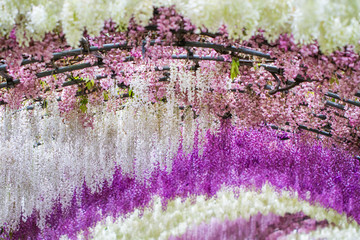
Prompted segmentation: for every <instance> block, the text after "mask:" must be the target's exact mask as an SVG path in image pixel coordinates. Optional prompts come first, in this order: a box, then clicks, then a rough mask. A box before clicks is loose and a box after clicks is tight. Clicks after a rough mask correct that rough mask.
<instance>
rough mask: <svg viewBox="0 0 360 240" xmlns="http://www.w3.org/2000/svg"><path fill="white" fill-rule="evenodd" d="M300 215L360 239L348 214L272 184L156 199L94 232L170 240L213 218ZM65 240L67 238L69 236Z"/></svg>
mask: <svg viewBox="0 0 360 240" xmlns="http://www.w3.org/2000/svg"><path fill="white" fill-rule="evenodd" d="M194 200H195V203H194ZM298 212H303V213H304V214H306V215H307V216H309V217H311V218H314V219H316V220H317V221H322V220H327V221H328V222H329V223H332V224H334V225H335V226H336V228H337V229H338V231H339V234H338V236H346V234H349V233H353V234H354V235H352V236H358V234H359V233H360V228H359V225H358V224H357V223H356V222H353V221H349V220H348V219H347V217H346V216H345V215H344V214H342V215H340V214H339V213H337V212H336V211H334V210H333V209H326V208H323V207H320V206H319V205H317V204H314V205H311V204H310V203H308V202H306V201H302V200H299V199H298V196H297V194H296V193H292V192H289V191H286V190H283V191H275V190H274V189H273V188H272V187H271V186H270V185H268V184H265V185H264V186H263V187H262V189H261V191H255V190H250V189H246V188H244V187H242V188H229V187H227V188H223V189H222V190H220V191H219V192H218V193H217V195H216V196H214V197H212V198H210V199H206V197H205V196H197V197H196V199H194V198H191V197H189V198H188V199H187V200H185V201H184V200H182V199H181V198H176V199H174V200H172V201H169V202H168V204H167V208H166V210H163V207H162V203H161V198H159V197H154V199H153V202H152V204H150V206H149V207H147V208H145V210H144V211H142V210H140V209H136V210H135V211H134V212H133V213H132V214H130V215H127V216H122V217H119V218H118V219H115V221H114V219H113V218H111V217H107V218H106V219H105V220H104V221H103V222H99V223H98V224H97V225H96V226H95V227H94V228H92V229H90V232H91V234H92V235H93V238H94V239H168V238H169V237H170V236H171V235H173V236H180V235H182V234H184V233H185V232H186V231H187V230H188V229H189V228H191V227H193V226H197V225H199V224H200V223H209V222H210V220H211V219H212V218H216V219H221V220H224V219H226V218H227V219H229V220H234V219H237V218H239V217H242V218H244V219H249V218H250V217H251V216H254V215H256V214H258V213H260V214H263V215H267V214H269V213H273V214H276V215H279V216H284V215H285V214H286V213H298ZM340 234H343V235H340ZM344 234H345V235H344ZM320 236H321V235H320ZM78 238H79V239H82V235H81V234H79V236H78ZM62 239H66V236H63V238H62Z"/></svg>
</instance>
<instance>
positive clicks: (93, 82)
mask: <svg viewBox="0 0 360 240" xmlns="http://www.w3.org/2000/svg"><path fill="white" fill-rule="evenodd" d="M94 85H95V81H94V80H93V79H92V80H87V81H86V85H85V86H86V88H87V89H88V90H91V89H92V88H93V87H94Z"/></svg>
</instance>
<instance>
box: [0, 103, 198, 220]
mask: <svg viewBox="0 0 360 240" xmlns="http://www.w3.org/2000/svg"><path fill="white" fill-rule="evenodd" d="M140 101H141V100H139V99H136V98H134V99H133V100H129V101H128V102H127V104H125V105H124V107H123V109H122V110H119V111H117V112H116V113H113V112H108V111H105V109H104V108H102V107H97V109H91V111H92V112H94V113H95V116H94V117H95V120H94V125H93V128H84V127H83V126H82V125H81V124H80V123H79V122H78V121H65V122H64V119H63V118H62V117H61V116H60V112H59V110H57V105H56V104H51V103H50V105H49V107H48V110H44V109H42V108H41V107H36V108H35V109H34V110H32V111H16V112H10V111H8V110H4V111H3V112H1V114H0V124H1V126H2V129H1V131H0V140H1V143H2V144H1V145H0V156H1V158H0V176H1V180H0V182H1V184H0V205H1V206H2V208H1V209H2V211H0V222H2V223H3V222H7V223H9V224H10V225H12V226H16V225H17V223H18V221H19V217H20V216H21V215H22V217H23V219H26V218H27V217H28V216H30V215H31V214H32V212H33V211H34V210H36V211H39V213H40V215H41V216H40V219H41V220H40V222H39V223H38V224H39V225H40V226H42V225H43V224H44V220H45V216H46V215H47V214H48V213H49V211H50V210H51V208H52V207H53V204H54V202H55V201H56V199H58V198H59V197H60V199H61V203H62V206H63V207H66V206H68V204H69V203H70V201H71V199H72V197H73V194H74V191H75V190H76V189H78V188H80V187H81V186H82V184H83V183H84V180H85V182H86V184H87V185H88V186H89V187H90V189H91V190H92V192H95V191H98V190H100V189H101V187H102V186H103V183H104V182H105V181H107V182H108V183H111V182H112V177H113V174H114V171H115V167H116V166H120V167H121V169H122V172H123V173H124V174H135V175H136V176H137V177H138V178H139V179H141V178H143V177H144V176H146V174H150V173H151V171H152V169H153V168H154V164H155V163H159V164H160V166H161V167H164V168H165V167H166V169H167V170H169V171H170V170H171V166H172V159H173V157H174V155H175V154H176V153H177V151H178V149H179V146H180V140H181V138H183V139H184V142H186V143H188V144H191V143H193V135H194V131H195V130H196V128H194V127H192V126H196V125H197V124H196V123H189V122H190V121H197V122H199V121H200V119H201V118H198V119H196V120H195V119H193V118H187V120H186V124H185V126H182V125H181V124H180V121H181V116H183V114H185V115H186V114H187V112H185V113H182V112H181V111H180V109H179V107H178V105H177V104H175V102H173V103H171V102H170V103H169V102H168V103H166V104H165V103H162V102H160V103H156V104H151V103H147V104H143V103H141V102H140ZM189 114H190V115H191V116H193V113H192V111H190V112H189ZM189 125H190V126H191V127H190V126H189ZM200 125H201V124H200ZM184 128H186V130H185V129H184ZM190 131H193V132H191V133H190ZM182 132H187V133H188V134H182ZM186 138H190V139H186ZM135 159H136V161H135Z"/></svg>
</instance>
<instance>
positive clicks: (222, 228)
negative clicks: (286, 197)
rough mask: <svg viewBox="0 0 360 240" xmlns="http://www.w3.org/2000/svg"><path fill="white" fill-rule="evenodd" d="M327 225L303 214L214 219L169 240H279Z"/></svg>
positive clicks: (259, 214)
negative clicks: (247, 218) (291, 234)
mask: <svg viewBox="0 0 360 240" xmlns="http://www.w3.org/2000/svg"><path fill="white" fill-rule="evenodd" d="M327 225H328V223H327V222H326V221H321V222H317V221H316V220H314V219H311V218H309V217H308V216H305V215H304V214H303V213H295V214H286V215H285V216H277V215H275V214H272V213H270V214H268V215H262V214H261V213H258V214H257V215H255V216H251V217H250V219H249V220H246V219H243V218H238V219H235V220H232V221H230V220H229V219H225V220H224V221H222V220H219V219H216V218H212V219H211V221H210V223H209V224H206V223H202V224H200V225H199V226H195V227H193V228H191V229H189V230H188V231H187V232H186V233H185V234H183V235H181V236H178V237H174V236H171V237H170V238H169V240H202V239H204V240H205V239H206V240H230V239H266V240H275V239H278V238H279V237H284V236H286V235H288V234H290V233H291V232H293V231H297V232H298V233H307V232H309V231H313V230H315V229H316V228H318V227H325V226H327Z"/></svg>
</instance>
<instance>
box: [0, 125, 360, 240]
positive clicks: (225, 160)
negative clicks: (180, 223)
mask: <svg viewBox="0 0 360 240" xmlns="http://www.w3.org/2000/svg"><path fill="white" fill-rule="evenodd" d="M288 137H290V139H288V140H280V137H279V135H278V133H276V132H274V131H272V130H268V129H259V130H248V131H243V130H238V129H236V128H235V127H233V126H231V125H230V124H229V123H224V124H223V125H222V127H221V128H220V129H219V131H218V132H217V133H216V134H213V133H210V132H209V133H208V134H207V136H206V141H207V142H206V144H205V145H204V146H202V150H203V151H202V154H200V153H199V149H198V144H197V143H195V146H194V149H193V151H192V152H191V153H190V154H184V152H183V151H182V149H181V147H180V149H179V151H178V154H177V156H176V157H175V159H174V160H173V166H172V170H171V172H170V173H169V172H168V171H167V169H161V168H160V167H157V168H156V169H155V170H154V171H153V172H152V173H150V174H149V176H148V177H147V178H146V179H145V180H143V181H140V180H137V178H136V177H134V176H127V175H123V174H122V171H121V169H117V170H116V172H115V174H114V176H113V181H112V183H111V184H107V183H105V186H104V187H103V188H102V189H101V190H100V191H99V192H97V193H94V194H92V193H91V191H90V190H89V188H88V187H87V186H86V183H84V186H83V188H82V191H81V192H76V193H74V197H73V200H72V203H71V206H70V207H69V208H66V209H62V208H61V205H60V204H59V203H54V208H53V212H52V214H51V215H49V216H48V217H47V220H46V227H45V229H44V230H42V231H41V230H40V229H39V228H38V227H37V226H36V220H37V217H38V213H37V212H34V213H33V215H32V217H30V218H28V219H26V221H22V222H21V224H20V225H19V226H18V229H16V230H12V231H11V236H12V239H57V238H59V237H60V236H61V235H63V234H67V235H68V236H69V237H71V238H72V239H76V234H77V233H78V232H79V231H81V230H83V231H85V235H86V234H87V233H86V231H87V229H88V228H89V227H93V226H95V224H96V222H98V221H99V220H101V219H103V218H104V217H105V216H109V215H110V216H114V217H118V216H121V215H125V214H127V213H130V212H132V211H133V210H134V209H135V208H143V207H145V206H147V205H148V204H149V201H150V200H151V198H152V197H153V196H154V195H158V196H160V197H161V198H162V199H163V202H164V207H165V205H166V202H167V200H170V199H173V198H175V197H183V198H186V197H188V196H189V195H206V196H208V197H211V196H214V195H215V194H216V193H217V191H218V190H219V189H220V188H221V187H222V186H224V185H226V186H234V187H239V186H249V187H256V188H261V186H263V185H264V184H265V183H266V182H268V183H270V184H271V185H272V186H274V187H275V188H276V189H278V190H292V191H297V192H298V194H299V197H300V198H301V199H304V200H307V201H309V202H310V203H315V202H317V203H319V204H320V205H321V206H323V207H326V208H333V209H335V210H336V211H337V212H339V213H346V214H347V215H348V216H349V217H351V218H353V219H355V220H356V221H357V222H358V223H360V202H359V201H360V185H359V181H360V173H359V163H358V161H357V160H356V159H355V158H354V157H353V156H352V155H351V154H349V153H346V152H344V151H342V150H339V149H335V148H334V149H329V148H325V147H322V146H321V144H320V143H318V144H316V143H314V142H312V143H311V144H309V143H307V142H305V141H304V140H300V138H298V137H297V136H296V135H295V136H291V135H289V136H288ZM309 193H310V194H309ZM100 211H101V213H100ZM229 224H230V223H229ZM2 231H3V233H2V235H1V234H0V237H3V238H9V234H10V231H9V230H8V229H6V228H4V229H3V230H2Z"/></svg>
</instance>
